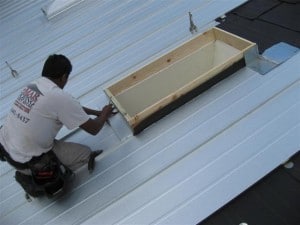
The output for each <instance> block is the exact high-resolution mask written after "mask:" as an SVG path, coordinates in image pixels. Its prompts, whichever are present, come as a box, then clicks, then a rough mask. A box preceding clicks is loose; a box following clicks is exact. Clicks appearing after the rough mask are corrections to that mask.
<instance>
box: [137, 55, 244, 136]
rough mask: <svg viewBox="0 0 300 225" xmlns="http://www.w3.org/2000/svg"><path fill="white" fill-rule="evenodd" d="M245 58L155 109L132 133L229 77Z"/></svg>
mask: <svg viewBox="0 0 300 225" xmlns="http://www.w3.org/2000/svg"><path fill="white" fill-rule="evenodd" d="M245 65H246V63H245V59H244V58H242V59H240V60H239V61H237V62H235V63H234V64H232V65H231V66H229V67H228V68H227V69H225V70H223V71H222V72H220V73H218V74H217V75H215V76H214V77H213V78H211V79H209V80H208V81H206V82H204V83H202V84H200V85H199V86H198V87H196V88H195V89H193V90H191V91H190V92H188V93H186V94H185V95H183V96H181V97H179V98H178V99H176V100H174V101H173V102H171V103H170V104H169V105H167V106H165V107H163V108H161V109H160V110H158V111H156V112H155V113H153V114H152V115H150V116H149V117H147V118H146V119H144V120H142V121H141V122H140V123H139V124H138V125H137V126H136V127H134V128H133V134H134V135H137V134H139V133H140V132H141V131H143V130H144V129H145V128H146V127H148V126H150V125H151V124H153V123H154V122H156V121H158V120H160V119H161V118H163V117H164V116H166V115H168V114H169V113H171V112H172V111H174V110H175V109H177V108H178V107H180V106H182V105H183V104H185V103H187V102H188V101H190V100H191V99H193V98H195V97H196V96H198V95H199V94H201V93H203V92H204V91H206V90H207V89H209V88H211V87H212V86H214V85H215V84H217V83H218V82H220V81H221V80H223V79H225V78H227V77H229V76H230V75H232V74H233V73H235V72H236V71H238V70H239V69H241V68H243V67H245Z"/></svg>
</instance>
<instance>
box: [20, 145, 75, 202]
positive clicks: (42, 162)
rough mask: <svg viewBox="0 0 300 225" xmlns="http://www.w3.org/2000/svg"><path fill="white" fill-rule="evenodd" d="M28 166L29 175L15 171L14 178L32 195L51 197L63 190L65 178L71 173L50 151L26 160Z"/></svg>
mask: <svg viewBox="0 0 300 225" xmlns="http://www.w3.org/2000/svg"><path fill="white" fill-rule="evenodd" d="M28 167H29V169H30V170H31V174H32V175H31V176H30V175H24V174H22V173H20V172H19V171H16V175H15V178H16V180H17V181H18V182H19V183H20V184H21V186H22V187H23V189H24V190H25V192H26V193H27V194H29V195H31V196H32V197H39V196H42V195H47V196H48V197H53V196H54V195H57V194H58V193H61V192H63V190H64V188H65V185H66V179H67V178H68V177H70V175H71V174H72V171H71V170H70V169H68V168H67V167H65V166H64V165H63V164H62V163H61V162H60V161H59V159H58V158H57V157H56V155H55V154H54V153H53V152H52V151H49V152H47V153H44V154H42V155H41V156H39V157H34V158H33V159H32V160H30V161H29V162H28Z"/></svg>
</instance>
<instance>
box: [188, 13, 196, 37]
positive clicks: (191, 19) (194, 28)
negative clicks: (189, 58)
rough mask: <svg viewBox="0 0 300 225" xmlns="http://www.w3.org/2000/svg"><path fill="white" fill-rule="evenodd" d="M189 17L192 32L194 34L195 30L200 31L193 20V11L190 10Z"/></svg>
mask: <svg viewBox="0 0 300 225" xmlns="http://www.w3.org/2000/svg"><path fill="white" fill-rule="evenodd" d="M189 18H190V32H191V33H192V34H194V33H195V32H198V28H197V26H196V25H195V24H194V22H193V15H192V13H191V12H189Z"/></svg>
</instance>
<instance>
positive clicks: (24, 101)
mask: <svg viewBox="0 0 300 225" xmlns="http://www.w3.org/2000/svg"><path fill="white" fill-rule="evenodd" d="M41 95H43V94H42V92H40V90H39V89H38V88H37V86H36V85H35V84H30V85H28V86H27V87H25V88H24V89H23V90H22V92H21V94H20V95H19V97H18V98H17V100H16V101H15V105H16V106H17V107H18V108H19V109H21V110H22V111H24V112H26V113H29V112H30V110H31V109H32V107H33V106H34V104H35V103H36V102H37V100H38V98H39V97H40V96H41Z"/></svg>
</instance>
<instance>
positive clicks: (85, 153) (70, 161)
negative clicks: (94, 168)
mask: <svg viewBox="0 0 300 225" xmlns="http://www.w3.org/2000/svg"><path fill="white" fill-rule="evenodd" d="M52 150H53V152H54V153H55V154H56V156H57V157H58V158H59V160H60V161H61V162H62V163H63V164H64V165H65V166H67V167H69V168H70V169H71V170H72V171H75V170H77V169H78V168H80V167H81V166H83V165H84V164H87V163H88V162H89V159H90V156H91V154H92V153H93V151H92V150H91V149H90V148H89V147H88V146H85V145H82V144H78V143H73V142H64V141H59V140H55V141H54V146H53V149H52Z"/></svg>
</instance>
